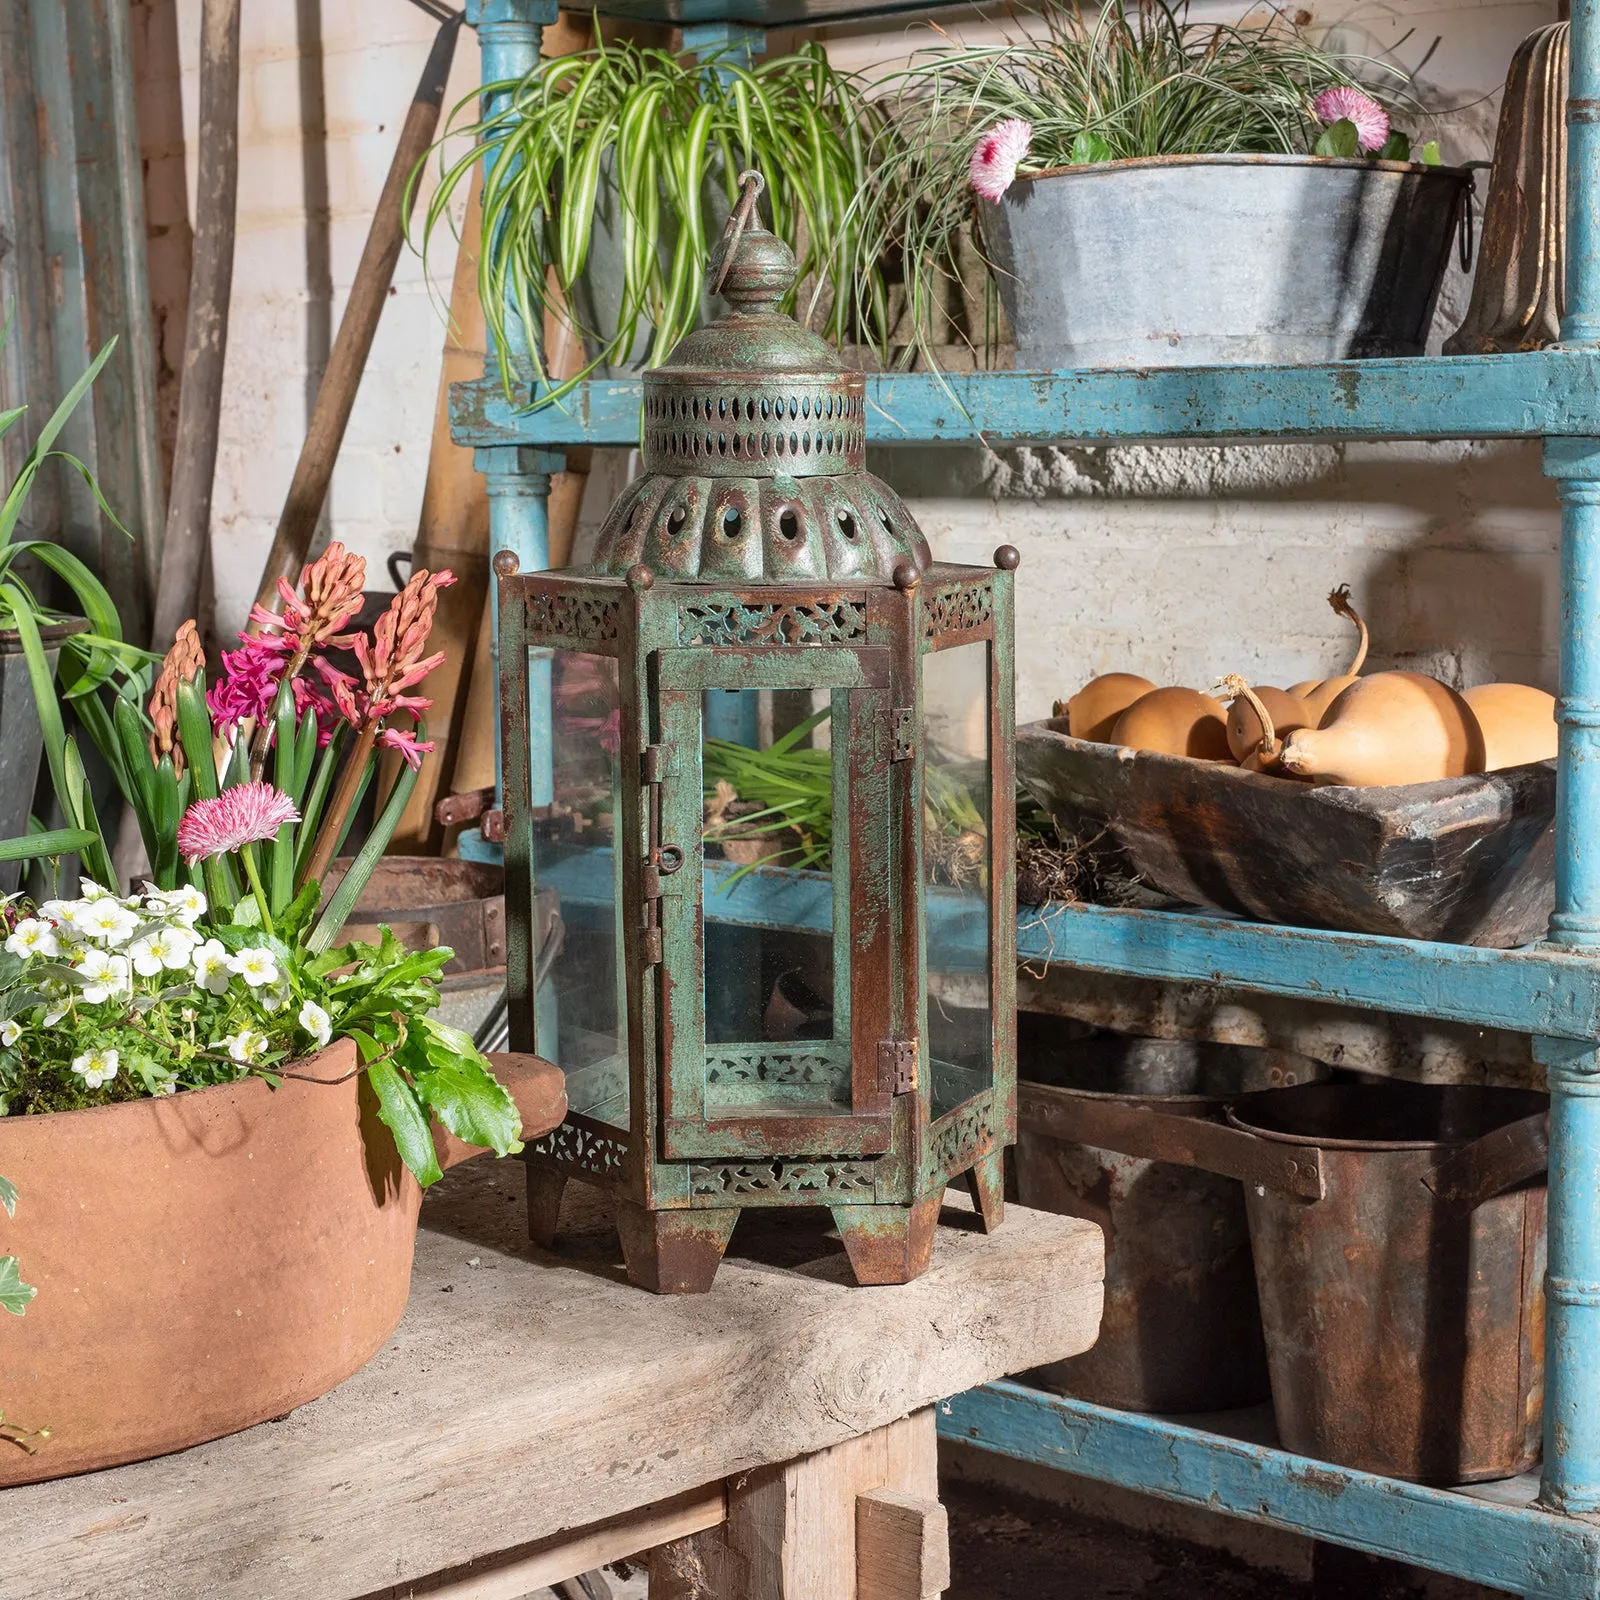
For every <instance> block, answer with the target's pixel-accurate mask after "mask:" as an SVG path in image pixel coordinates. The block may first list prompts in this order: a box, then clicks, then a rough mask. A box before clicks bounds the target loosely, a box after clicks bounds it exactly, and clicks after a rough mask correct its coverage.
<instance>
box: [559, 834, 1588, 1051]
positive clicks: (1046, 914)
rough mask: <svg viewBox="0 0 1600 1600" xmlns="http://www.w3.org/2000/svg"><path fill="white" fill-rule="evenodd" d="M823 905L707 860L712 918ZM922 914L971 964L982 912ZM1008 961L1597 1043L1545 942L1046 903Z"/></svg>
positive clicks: (575, 881)
mask: <svg viewBox="0 0 1600 1600" xmlns="http://www.w3.org/2000/svg"><path fill="white" fill-rule="evenodd" d="M735 880H736V881H735ZM539 882H540V884H541V886H543V887H547V888H552V889H556V890H558V891H559V892H560V894H561V896H562V898H563V899H564V900H568V899H570V900H572V901H575V902H576V903H578V904H597V905H598V904H609V903H610V901H611V896H612V881H611V852H610V851H609V850H584V851H578V852H575V853H574V854H573V855H571V856H569V857H568V858H567V859H565V860H563V861H561V862H559V863H558V864H556V865H554V866H550V867H546V868H543V869H541V871H540V874H539ZM832 903H833V902H832V894H831V889H830V886H829V880H828V878H827V877H826V876H824V875H822V874H820V873H811V872H790V871H787V870H785V869H783V868H775V867H763V868H760V869H759V870H756V871H743V872H741V871H740V869H738V868H735V867H732V866H729V865H727V864H725V863H721V862H708V863H707V865H706V916H707V918H708V919H710V920H712V921H715V922H731V923H738V924H741V925H743V926H746V927H756V928H774V929H782V930H785V931H789V932H802V933H803V932H811V933H826V932H827V931H828V930H829V928H830V927H831V926H832V924H831V922H830V920H829V917H830V915H831V911H832ZM930 909H931V911H932V914H933V915H934V916H936V917H938V916H943V917H947V918H952V919H958V920H956V921H955V922H953V923H952V925H951V926H948V927H946V928H945V929H944V930H943V932H942V933H941V937H940V948H941V950H943V951H944V952H945V957H944V963H945V965H946V967H949V966H950V965H952V963H953V962H955V961H960V962H961V963H962V967H963V970H967V969H972V970H977V969H978V968H979V967H980V966H981V965H982V953H983V939H984V937H985V932H984V925H983V920H982V918H980V917H973V916H971V915H970V914H969V912H968V907H967V906H966V903H965V899H964V897H962V896H960V895H957V894H954V893H949V894H948V895H946V896H941V894H940V891H938V890H934V891H933V892H932V894H931V896H930ZM1017 958H1018V960H1021V961H1027V962H1033V963H1037V962H1041V961H1044V962H1049V961H1059V962H1060V963H1061V964H1062V965H1063V966H1071V967H1079V968H1082V969H1084V970H1086V971H1089V972H1107V973H1117V974H1121V975H1125V976H1128V977H1138V978H1166V979H1170V980H1176V981H1187V982H1192V983H1211V984H1216V985H1218V986H1221V987H1227V988H1233V989H1251V990H1255V991H1256V992H1258V993H1263V994H1281V995H1290V996H1297V995H1298V996H1305V997H1307V998H1312V999H1317V1000H1327V1001H1331V1002H1335V1003H1337V1004H1340V1005H1349V1006H1359V1007H1362V1008H1364V1009H1367V1010H1372V1011H1398V1012H1402V1013H1404V1014H1406V1015H1409V1016H1417V1017H1443V1018H1447V1019H1449V1020H1451V1021H1453V1022H1465V1023H1470V1024H1473V1025H1475V1026H1477V1027H1483V1028H1505V1029H1508V1030H1509V1031H1511V1032H1513V1033H1534V1034H1541V1035H1543V1036H1545V1037H1547V1038H1550V1039H1567V1040H1573V1041H1578V1042H1587V1043H1588V1045H1589V1047H1590V1049H1593V1046H1594V1042H1595V1041H1596V1040H1600V961H1597V960H1596V959H1595V958H1594V957H1593V956H1592V955H1589V956H1585V955H1580V954H1577V953H1575V952H1571V951H1566V950H1560V949H1556V948H1554V947H1552V946H1547V945H1530V946H1528V947H1527V948H1525V949H1522V950H1480V949H1478V948H1477V947H1476V946H1474V945H1463V944H1429V943H1425V942H1423V941H1422V940H1417V939H1388V938H1382V937H1379V936H1378V935H1376V934H1366V933H1332V932H1327V931H1324V930H1322V929H1316V928H1280V927H1276V926H1274V925H1272V924H1269V923H1262V922H1244V921H1234V920H1231V919H1229V918H1226V917H1216V916H1200V915H1190V914H1187V913H1182V912H1171V911H1128V910H1121V909H1116V908H1113V907H1109V906H1068V905H1050V906H1046V907H1044V908H1042V909H1041V910H1039V911H1036V912H1031V913H1030V912H1026V911H1025V912H1024V913H1023V914H1022V920H1021V922H1020V924H1019V926H1018V929H1017Z"/></svg>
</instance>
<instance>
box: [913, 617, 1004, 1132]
mask: <svg viewBox="0 0 1600 1600" xmlns="http://www.w3.org/2000/svg"><path fill="white" fill-rule="evenodd" d="M989 650H990V647H989V644H988V641H987V640H975V641H973V642H971V643H968V644H962V645H955V646H952V647H950V648H947V649H944V650H938V651H934V652H931V653H930V654H928V655H926V656H924V657H923V701H922V703H923V735H924V749H925V752H926V754H925V758H924V775H923V877H924V893H923V916H924V929H925V935H926V941H927V957H928V1022H927V1032H926V1034H925V1038H926V1041H927V1055H928V1060H929V1062H930V1064H931V1067H932V1073H933V1101H934V1104H933V1112H934V1115H935V1116H938V1115H942V1114H943V1113H944V1112H945V1111H948V1110H950V1109H951V1108H952V1107H954V1106H956V1105H959V1104H960V1103H961V1102H962V1101H964V1100H967V1099H970V1098H971V1096H973V1095H974V1094H978V1093H981V1092H982V1091H983V1090H984V1089H987V1088H989V1087H990V1085H991V1084H992V1083H993V1080H994V1072H993V1060H992V1053H991V1052H992V1045H991V1040H992V1037H993V1029H992V1026H991V1019H990V1009H991V1005H992V996H991V994H990V970H991V967H990V959H989V948H990V940H991V938H992V936H993V934H992V928H991V925H990V916H989V892H990V882H991V879H992V876H993V861H992V852H991V836H990V827H989V799H990V789H991V785H990V770H989V768H990V750H989V714H990V713H989V679H990V661H989Z"/></svg>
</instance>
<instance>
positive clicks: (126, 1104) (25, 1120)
mask: <svg viewBox="0 0 1600 1600" xmlns="http://www.w3.org/2000/svg"><path fill="white" fill-rule="evenodd" d="M341 1049H348V1050H352V1051H353V1050H354V1049H355V1040H354V1039H350V1038H343V1039H330V1040H329V1041H328V1044H327V1047H326V1048H325V1049H322V1050H314V1051H312V1053H311V1054H310V1055H308V1056H296V1057H295V1059H294V1060H293V1061H287V1062H285V1063H284V1064H283V1067H282V1069H281V1070H283V1071H288V1070H290V1069H291V1068H295V1067H304V1066H305V1065H306V1064H307V1063H308V1062H312V1061H321V1060H322V1059H323V1058H324V1057H325V1056H330V1055H332V1054H333V1053H334V1052H335V1051H337V1050H341ZM294 1081H295V1082H297V1083H306V1082H311V1083H313V1084H315V1085H317V1086H319V1087H321V1088H324V1089H337V1088H339V1087H340V1086H341V1084H342V1083H343V1081H344V1080H343V1079H342V1078H318V1079H308V1078H304V1077H301V1078H296V1079H295V1080H294ZM249 1083H259V1084H261V1086H262V1087H263V1088H265V1089H266V1090H267V1091H268V1092H269V1093H273V1094H275V1093H277V1091H276V1090H275V1089H273V1087H272V1085H271V1084H269V1083H268V1082H267V1081H266V1079H264V1078H262V1077H259V1076H257V1075H256V1074H255V1073H250V1074H248V1075H247V1076H245V1077H243V1078H235V1079H234V1080H233V1082H232V1083H208V1084H207V1085H206V1086H205V1088H203V1089H175V1090H174V1091H173V1092H172V1093H171V1094H145V1095H140V1096H139V1098H138V1099H137V1100H113V1101H112V1102H111V1103H110V1104H108V1105H103V1106H79V1107H77V1108H76V1109H75V1110H72V1111H32V1112H27V1113H24V1114H22V1115H19V1116H6V1117H0V1130H3V1129H4V1128H5V1127H6V1126H7V1124H10V1125H12V1126H22V1125H30V1124H31V1125H34V1126H37V1125H38V1124H39V1123H40V1122H42V1121H46V1120H53V1119H55V1118H58V1117H62V1118H64V1117H110V1116H116V1115H117V1114H118V1113H122V1114H124V1115H125V1114H126V1113H128V1112H129V1111H132V1110H134V1109H135V1108H136V1107H139V1106H151V1105H175V1104H176V1103H178V1102H179V1101H180V1100H183V1099H187V1098H189V1097H190V1096H194V1095H207V1094H224V1093H227V1092H229V1091H232V1090H236V1089H242V1088H243V1087H244V1086H245V1085H246V1084H249Z"/></svg>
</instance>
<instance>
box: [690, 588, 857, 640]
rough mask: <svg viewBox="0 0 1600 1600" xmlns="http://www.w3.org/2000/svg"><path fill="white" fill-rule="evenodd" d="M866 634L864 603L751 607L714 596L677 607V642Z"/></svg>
mask: <svg viewBox="0 0 1600 1600" xmlns="http://www.w3.org/2000/svg"><path fill="white" fill-rule="evenodd" d="M866 637H867V602H866V601H865V600H852V599H847V598H845V597H843V596H840V597H839V598H837V599H832V598H830V599H826V600H783V601H778V600H768V601H762V602H759V603H757V604H754V605H747V604H746V603H744V602H743V601H740V600H734V599H730V598H728V597H725V596H718V597H715V598H712V599H708V600H690V601H685V602H684V603H683V604H682V605H680V606H679V607H678V639H679V642H680V643H682V644H702V645H762V644H771V645H786V644H851V643H860V642H864V641H865V639H866Z"/></svg>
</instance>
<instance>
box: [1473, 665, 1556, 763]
mask: <svg viewBox="0 0 1600 1600" xmlns="http://www.w3.org/2000/svg"><path fill="white" fill-rule="evenodd" d="M1462 699H1463V700H1465V701H1466V702H1467V704H1468V705H1469V706H1471V707H1472V714H1473V715H1474V716H1475V717H1476V718H1477V719H1478V727H1479V728H1480V729H1482V731H1483V770H1484V771H1485V772H1499V771H1500V769H1501V768H1502V767H1521V766H1525V765H1526V764H1527V763H1528V762H1530V761H1549V760H1550V759H1551V758H1552V757H1553V756H1554V755H1555V753H1556V701H1555V696H1554V695H1549V694H1546V693H1545V692H1544V690H1543V689H1535V688H1533V687H1532V686H1531V685H1530V684H1526V683H1480V684H1479V685H1478V686H1477V687H1476V688H1474V689H1468V690H1467V691H1466V692H1465V693H1464V694H1463V695H1462Z"/></svg>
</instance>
